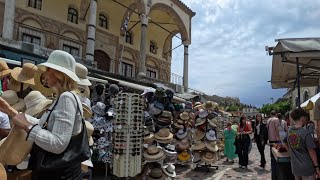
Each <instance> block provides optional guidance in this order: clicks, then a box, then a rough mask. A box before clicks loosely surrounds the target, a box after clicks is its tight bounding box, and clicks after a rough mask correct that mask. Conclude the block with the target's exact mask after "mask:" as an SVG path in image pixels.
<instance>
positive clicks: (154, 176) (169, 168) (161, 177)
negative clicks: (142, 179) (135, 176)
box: [147, 163, 177, 180]
mask: <svg viewBox="0 0 320 180" xmlns="http://www.w3.org/2000/svg"><path fill="white" fill-rule="evenodd" d="M176 176H177V173H176V167H175V166H174V165H173V164H172V163H168V164H166V165H164V166H162V167H154V168H152V169H151V170H150V172H149V173H148V176H147V180H165V179H174V178H175V177H176Z"/></svg>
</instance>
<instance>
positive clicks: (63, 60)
mask: <svg viewBox="0 0 320 180" xmlns="http://www.w3.org/2000/svg"><path fill="white" fill-rule="evenodd" d="M38 67H39V68H40V69H41V70H42V71H45V69H46V67H48V68H51V69H54V70H57V71H59V72H62V73H64V74H65V75H67V76H68V77H69V78H71V79H72V80H73V81H75V82H77V83H79V82H80V79H79V78H78V76H77V75H76V73H75V69H76V60H75V59H74V58H73V56H72V55H71V54H69V53H67V52H65V51H62V50H54V51H52V53H51V54H50V55H49V58H48V60H47V62H45V63H41V64H39V65H38Z"/></svg>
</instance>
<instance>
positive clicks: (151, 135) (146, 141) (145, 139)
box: [143, 131, 154, 144]
mask: <svg viewBox="0 0 320 180" xmlns="http://www.w3.org/2000/svg"><path fill="white" fill-rule="evenodd" d="M153 141H154V133H152V132H149V131H148V133H147V134H145V135H144V136H143V142H144V144H149V143H151V142H153Z"/></svg>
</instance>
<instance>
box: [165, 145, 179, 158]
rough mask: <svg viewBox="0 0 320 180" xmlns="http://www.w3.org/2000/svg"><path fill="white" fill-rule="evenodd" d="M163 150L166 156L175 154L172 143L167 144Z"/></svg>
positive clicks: (174, 147)
mask: <svg viewBox="0 0 320 180" xmlns="http://www.w3.org/2000/svg"><path fill="white" fill-rule="evenodd" d="M163 151H164V152H165V154H166V156H175V155H177V151H176V146H175V145H172V144H167V145H166V146H165V147H164V148H163Z"/></svg>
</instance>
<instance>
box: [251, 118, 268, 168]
mask: <svg viewBox="0 0 320 180" xmlns="http://www.w3.org/2000/svg"><path fill="white" fill-rule="evenodd" d="M254 141H255V142H256V144H257V147H258V150H259V153H260V156H261V160H260V167H261V168H265V167H266V159H265V156H264V148H265V145H266V143H267V141H268V130H267V125H266V124H265V123H263V121H262V115H261V114H257V115H256V123H255V131H254Z"/></svg>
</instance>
